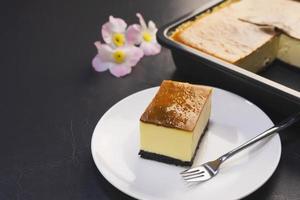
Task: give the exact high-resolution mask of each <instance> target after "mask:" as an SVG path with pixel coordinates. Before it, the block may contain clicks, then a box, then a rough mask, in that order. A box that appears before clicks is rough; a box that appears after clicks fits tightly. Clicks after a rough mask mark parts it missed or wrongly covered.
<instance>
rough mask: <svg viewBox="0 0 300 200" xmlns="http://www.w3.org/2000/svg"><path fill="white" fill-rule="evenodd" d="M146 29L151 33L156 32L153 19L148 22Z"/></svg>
mask: <svg viewBox="0 0 300 200" xmlns="http://www.w3.org/2000/svg"><path fill="white" fill-rule="evenodd" d="M148 30H149V32H151V33H153V34H156V32H157V28H156V25H155V23H154V22H153V21H151V20H150V21H149V22H148Z"/></svg>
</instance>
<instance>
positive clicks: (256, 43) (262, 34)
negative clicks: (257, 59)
mask: <svg viewBox="0 0 300 200" xmlns="http://www.w3.org/2000/svg"><path fill="white" fill-rule="evenodd" d="M245 9H247V8H245V7H244V1H231V2H230V3H228V4H226V5H222V6H221V8H219V7H217V8H215V9H213V11H212V12H210V13H204V14H201V15H200V16H199V17H197V18H196V20H195V21H192V22H186V23H187V25H183V26H182V27H181V28H180V27H179V28H178V29H177V30H176V31H175V33H174V34H173V35H172V36H171V37H172V39H174V40H175V41H178V42H180V43H183V44H185V45H188V46H190V47H192V48H194V49H197V50H200V51H202V52H204V53H207V54H210V55H212V56H214V57H217V58H220V59H222V60H224V61H227V62H230V63H236V62H238V61H239V60H241V59H243V58H245V57H246V56H248V55H250V54H251V53H252V52H253V51H255V50H257V49H258V48H259V47H261V46H263V45H264V44H266V43H267V42H268V41H270V40H272V38H273V37H275V36H276V33H275V32H274V31H269V30H268V31H265V30H264V29H262V28H261V27H259V26H257V25H253V24H250V23H247V22H244V21H241V20H240V19H239V16H240V13H243V11H244V10H245Z"/></svg>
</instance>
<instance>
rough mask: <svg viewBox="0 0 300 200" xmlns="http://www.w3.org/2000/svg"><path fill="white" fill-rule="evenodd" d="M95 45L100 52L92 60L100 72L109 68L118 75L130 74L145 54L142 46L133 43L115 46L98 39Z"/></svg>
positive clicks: (94, 66)
mask: <svg viewBox="0 0 300 200" xmlns="http://www.w3.org/2000/svg"><path fill="white" fill-rule="evenodd" d="M95 46H96V48H97V50H98V54H97V55H96V56H95V57H94V59H93V61H92V66H93V68H94V69H95V70H96V71H98V72H103V71H106V70H109V71H110V73H112V74H113V75H114V76H116V77H122V76H125V75H127V74H129V73H130V72H131V68H132V67H133V66H135V65H136V64H137V63H138V62H139V60H140V59H141V58H142V57H143V55H144V54H143V51H142V50H141V49H140V48H138V47H136V46H133V45H124V46H121V47H116V48H113V47H111V46H110V45H108V44H101V42H99V41H98V42H95Z"/></svg>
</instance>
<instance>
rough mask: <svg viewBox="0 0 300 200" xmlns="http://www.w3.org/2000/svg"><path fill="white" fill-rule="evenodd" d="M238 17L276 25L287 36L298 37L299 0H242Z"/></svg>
mask: <svg viewBox="0 0 300 200" xmlns="http://www.w3.org/2000/svg"><path fill="white" fill-rule="evenodd" d="M242 6H243V10H244V12H242V13H240V19H242V20H244V21H248V22H251V23H254V24H258V25H268V26H273V27H276V28H278V29H280V30H282V31H283V32H285V33H286V34H288V35H289V36H291V37H293V38H296V39H300V26H299V23H300V1H295V0H263V1H261V0H243V4H242Z"/></svg>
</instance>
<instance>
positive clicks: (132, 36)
mask: <svg viewBox="0 0 300 200" xmlns="http://www.w3.org/2000/svg"><path fill="white" fill-rule="evenodd" d="M141 29H142V28H141V26H140V25H138V24H133V25H130V26H129V27H128V29H127V31H126V39H127V42H128V44H137V45H138V44H140V43H141V41H142V38H141V34H142V30H141Z"/></svg>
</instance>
